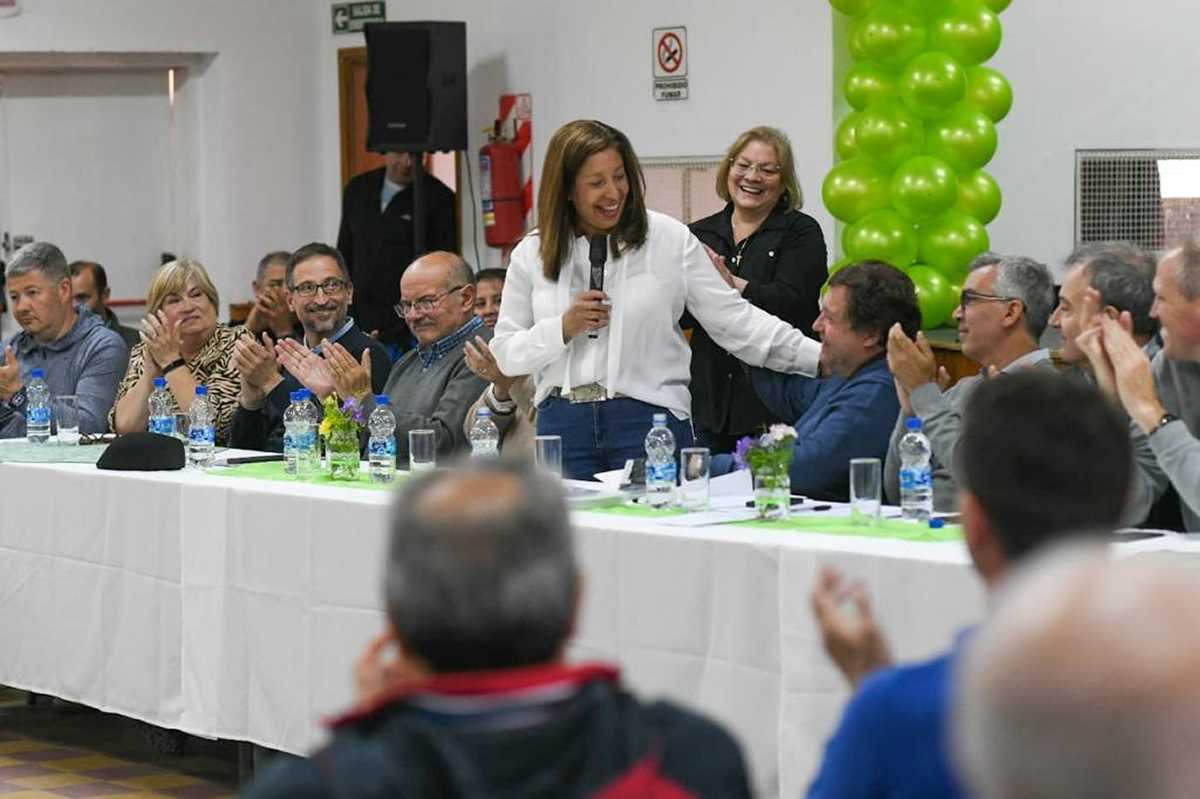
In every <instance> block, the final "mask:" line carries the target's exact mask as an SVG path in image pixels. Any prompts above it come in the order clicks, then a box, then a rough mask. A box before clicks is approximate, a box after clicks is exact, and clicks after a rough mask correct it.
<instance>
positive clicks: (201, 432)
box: [188, 425, 217, 444]
mask: <svg viewBox="0 0 1200 799" xmlns="http://www.w3.org/2000/svg"><path fill="white" fill-rule="evenodd" d="M188 439H189V440H190V441H191V442H192V443H193V444H204V443H208V444H213V443H215V442H216V440H217V436H216V430H214V429H213V427H212V425H209V426H207V427H192V429H191V430H189V431H188Z"/></svg>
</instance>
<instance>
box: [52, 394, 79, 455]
mask: <svg viewBox="0 0 1200 799" xmlns="http://www.w3.org/2000/svg"><path fill="white" fill-rule="evenodd" d="M54 420H55V422H56V423H57V425H58V443H60V444H78V443H79V397H77V396H76V395H74V394H59V395H58V396H57V397H55V398H54Z"/></svg>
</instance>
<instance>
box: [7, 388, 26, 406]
mask: <svg viewBox="0 0 1200 799" xmlns="http://www.w3.org/2000/svg"><path fill="white" fill-rule="evenodd" d="M25 399H26V397H25V386H21V387H20V388H19V389H17V391H16V393H15V394H13V395H12V396H11V397H9V398H8V401H7V403H6V404H7V405H8V407H9V408H11V409H13V410H14V411H17V412H20V411H22V410H23V409H24V408H25Z"/></svg>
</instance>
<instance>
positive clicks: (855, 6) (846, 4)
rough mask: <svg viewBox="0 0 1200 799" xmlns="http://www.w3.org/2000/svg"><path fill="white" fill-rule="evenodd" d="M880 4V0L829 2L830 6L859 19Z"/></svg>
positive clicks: (833, 0) (838, 0)
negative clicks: (862, 14)
mask: <svg viewBox="0 0 1200 799" xmlns="http://www.w3.org/2000/svg"><path fill="white" fill-rule="evenodd" d="M878 3H879V0H829V5H831V6H833V7H834V8H836V9H837V10H838V11H841V12H842V13H843V14H848V15H849V16H852V17H857V16H858V15H859V14H861V13H863V12H864V11H870V10H871V9H872V8H874V7H875V6H876V5H877V4H878Z"/></svg>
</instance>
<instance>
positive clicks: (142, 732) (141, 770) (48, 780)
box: [0, 688, 238, 799]
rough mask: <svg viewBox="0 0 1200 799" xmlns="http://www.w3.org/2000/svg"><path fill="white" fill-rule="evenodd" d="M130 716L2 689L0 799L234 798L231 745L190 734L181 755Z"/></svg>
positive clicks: (234, 751)
mask: <svg viewBox="0 0 1200 799" xmlns="http://www.w3.org/2000/svg"><path fill="white" fill-rule="evenodd" d="M151 729H152V728H148V727H147V726H146V725H144V724H141V723H139V722H136V721H132V720H130V719H125V718H121V717H120V716H113V715H109V714H106V713H100V712H98V711H94V710H90V709H88V708H81V707H79V706H76V705H69V704H65V703H62V702H51V701H49V700H45V699H44V700H42V701H41V702H39V703H38V704H35V705H29V704H28V703H27V702H26V694H24V693H22V692H18V691H13V690H10V689H7V688H2V689H0V797H2V798H3V799H33V797H90V796H104V797H147V798H148V799H149V798H153V799H172V798H173V799H183V798H184V797H195V798H196V799H199V798H200V797H218V796H234V795H235V793H236V786H237V774H238V761H237V747H236V745H235V744H232V743H229V742H222V741H206V740H202V739H198V738H188V739H187V741H186V744H185V745H184V747H183V752H182V753H181V754H166V753H163V752H162V751H161V749H163V748H164V747H162V746H161V745H158V746H156V745H155V744H154V741H155V739H160V740H161V738H162V736H161V735H160V734H156V733H153V732H148V730H151Z"/></svg>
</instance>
